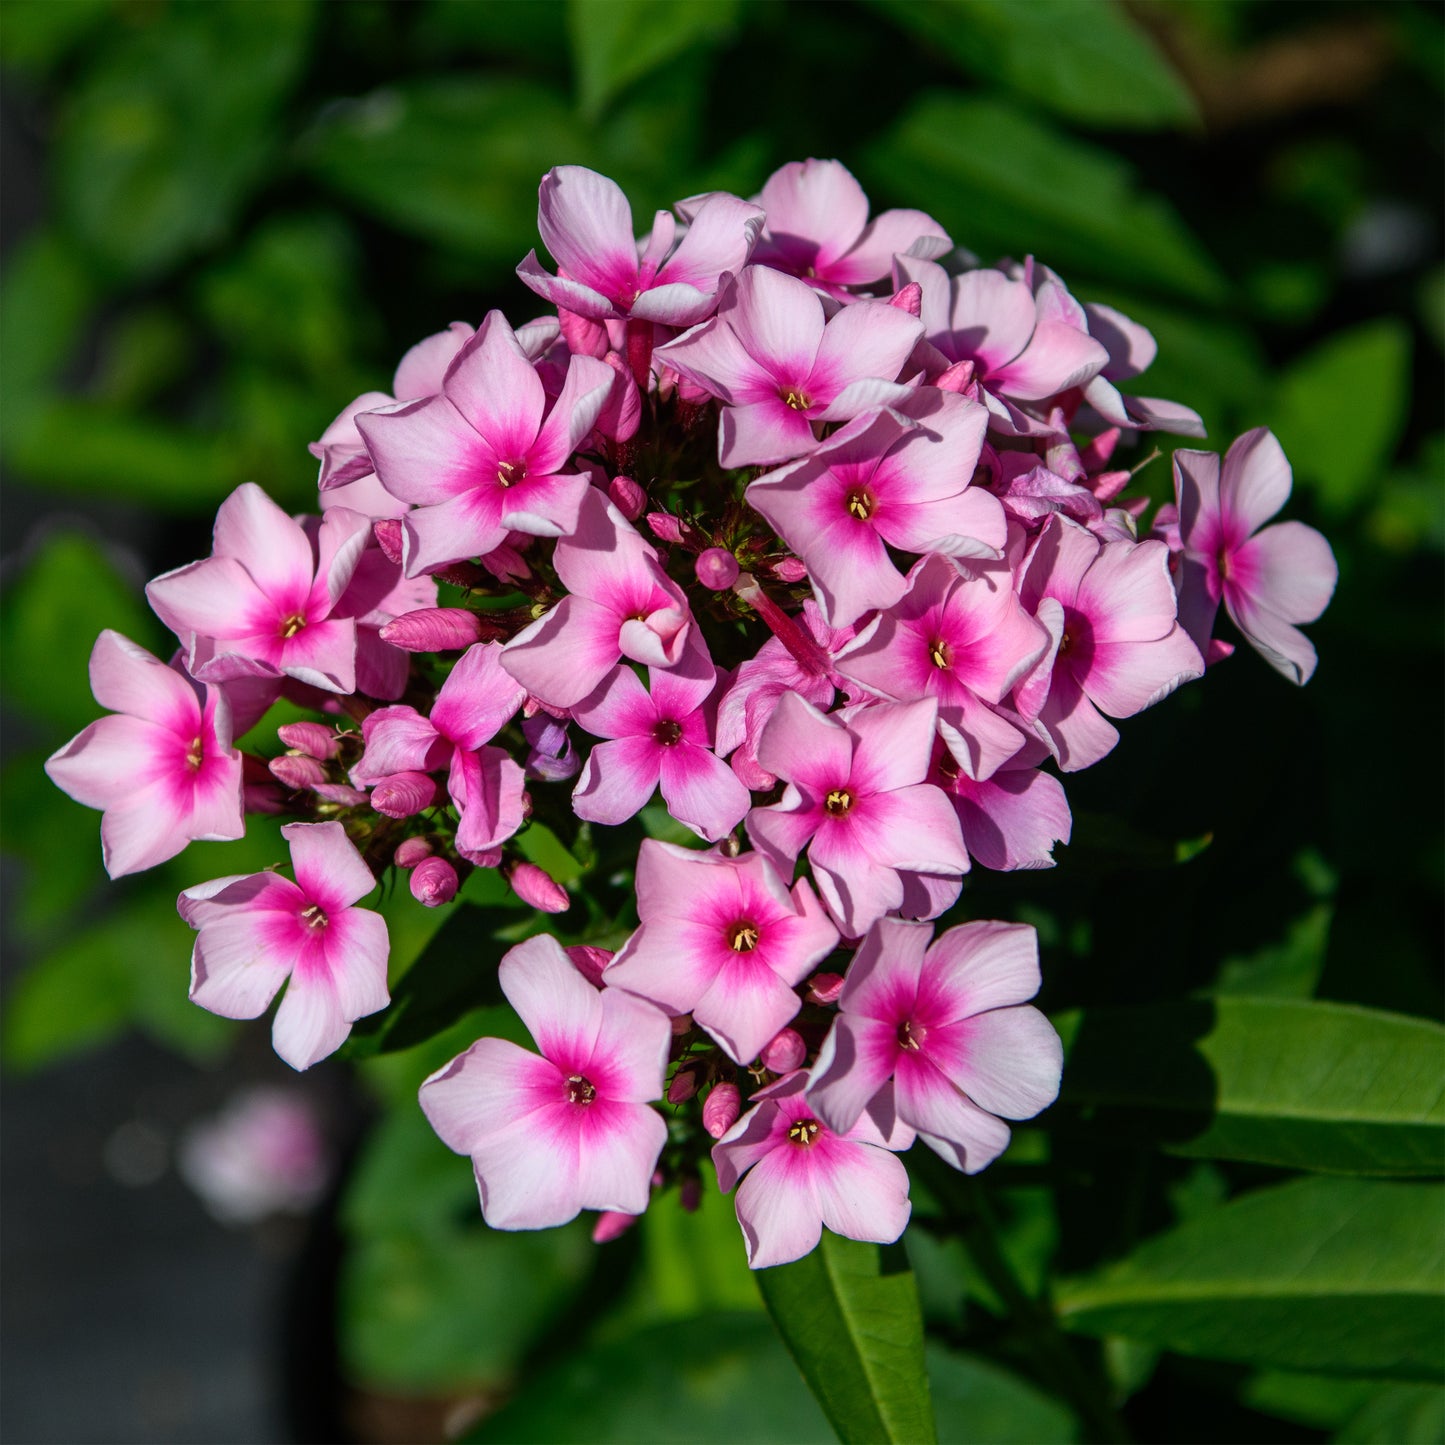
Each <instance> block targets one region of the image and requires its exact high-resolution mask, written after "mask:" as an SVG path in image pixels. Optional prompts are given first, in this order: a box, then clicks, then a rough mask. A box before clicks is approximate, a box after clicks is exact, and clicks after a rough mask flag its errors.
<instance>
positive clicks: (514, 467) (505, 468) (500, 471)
mask: <svg viewBox="0 0 1445 1445" xmlns="http://www.w3.org/2000/svg"><path fill="white" fill-rule="evenodd" d="M526 479H527V464H526V462H501V463H499V464H498V466H497V485H498V486H499V487H510V486H513V485H514V484H515V483H517V482H522V481H525V480H526Z"/></svg>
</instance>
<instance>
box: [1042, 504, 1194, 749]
mask: <svg viewBox="0 0 1445 1445" xmlns="http://www.w3.org/2000/svg"><path fill="white" fill-rule="evenodd" d="M1020 594H1021V600H1022V601H1023V604H1024V606H1025V607H1028V608H1030V609H1031V610H1032V611H1033V612H1034V615H1035V616H1036V617H1037V618H1038V620H1039V621H1040V622H1041V623H1042V624H1043V625H1044V627H1046V628H1047V629H1048V633H1049V640H1050V641H1049V648H1048V650H1047V651H1046V652H1045V653H1044V655H1043V658H1042V659H1041V660H1040V662H1039V664H1038V666H1037V667H1036V668H1035V670H1034V672H1033V673H1032V674H1031V675H1030V676H1029V677H1027V678H1025V679H1023V680H1022V681H1021V682H1020V683H1019V684H1018V686H1017V687H1016V688H1015V690H1014V698H1015V702H1016V704H1017V706H1018V708H1019V711H1020V712H1021V713H1022V714H1023V715H1024V717H1025V718H1026V719H1033V718H1036V719H1037V726H1038V730H1039V735H1040V736H1041V737H1042V738H1043V739H1044V741H1045V742H1046V743H1048V744H1049V747H1050V748H1051V750H1052V751H1053V753H1054V755H1055V756H1056V757H1057V758H1058V760H1059V766H1060V767H1061V768H1062V769H1063V770H1064V771H1065V772H1075V771H1077V770H1078V769H1080V768H1087V767H1090V766H1092V765H1093V764H1094V763H1096V762H1098V761H1099V759H1100V758H1102V757H1104V756H1105V755H1106V754H1107V753H1109V752H1110V751H1111V750H1112V749H1113V747H1114V744H1115V743H1117V742H1118V741H1119V734H1118V733H1117V732H1116V731H1115V730H1114V728H1113V727H1111V726H1110V725H1109V723H1108V722H1107V721H1105V718H1104V716H1103V715H1104V714H1106V713H1107V714H1108V716H1109V717H1132V716H1133V715H1134V714H1135V713H1137V712H1142V711H1143V710H1144V709H1145V708H1146V707H1151V706H1153V704H1154V703H1156V702H1158V701H1159V700H1160V699H1161V698H1164V697H1167V696H1168V695H1169V694H1170V693H1171V692H1173V691H1174V689H1175V688H1176V687H1178V686H1179V685H1180V683H1183V682H1187V681H1189V679H1190V678H1195V677H1199V676H1201V675H1202V674H1203V672H1204V663H1203V660H1202V659H1201V657H1200V655H1199V650H1198V649H1197V648H1196V647H1195V646H1194V644H1193V643H1192V642H1191V641H1190V640H1189V638H1188V636H1187V634H1186V633H1185V632H1184V629H1183V628H1181V627H1180V626H1179V625H1178V623H1177V622H1176V621H1175V602H1174V586H1173V583H1172V582H1170V580H1169V553H1168V549H1167V548H1166V547H1165V546H1164V544H1163V543H1162V542H1152V541H1151V542H1137V543H1136V542H1104V543H1101V542H1100V541H1099V539H1098V538H1097V537H1096V536H1095V535H1094V534H1093V533H1092V532H1089V531H1086V530H1085V529H1084V528H1083V527H1080V526H1079V525H1078V524H1077V523H1074V522H1070V521H1067V520H1065V519H1064V518H1063V517H1061V516H1059V515H1058V514H1057V513H1055V514H1054V515H1053V516H1051V517H1050V518H1049V520H1048V521H1047V522H1046V523H1045V524H1044V529H1043V531H1042V532H1040V533H1039V535H1038V538H1037V540H1036V541H1035V542H1034V544H1033V549H1032V551H1031V552H1030V553H1029V558H1028V562H1027V564H1026V566H1025V568H1024V573H1023V577H1022V579H1021V582H1020Z"/></svg>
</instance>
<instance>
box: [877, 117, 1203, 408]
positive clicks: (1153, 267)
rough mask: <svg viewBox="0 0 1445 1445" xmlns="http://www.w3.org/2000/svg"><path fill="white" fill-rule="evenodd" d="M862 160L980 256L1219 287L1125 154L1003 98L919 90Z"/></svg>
mask: <svg viewBox="0 0 1445 1445" xmlns="http://www.w3.org/2000/svg"><path fill="white" fill-rule="evenodd" d="M865 170H866V174H867V178H868V180H869V182H870V185H871V188H872V189H873V190H874V191H875V193H885V192H886V193H887V194H888V195H890V196H904V195H906V196H908V197H909V198H910V200H909V203H910V204H911V205H916V206H921V207H923V208H924V209H925V210H927V211H928V212H930V214H932V215H934V216H936V217H937V218H938V220H939V221H941V222H942V223H943V224H944V225H945V226H947V227H948V230H949V233H950V235H952V236H953V238H954V240H955V241H956V242H958V243H959V244H960V245H963V246H966V247H968V249H969V250H971V251H975V252H977V253H979V254H980V255H981V256H983V257H984V258H985V259H986V260H991V259H992V258H993V257H994V256H996V255H1013V256H1015V257H1022V256H1024V255H1027V254H1029V253H1036V254H1038V255H1039V256H1041V257H1043V258H1045V259H1046V260H1047V261H1048V263H1049V264H1050V265H1051V266H1054V267H1056V268H1057V269H1059V270H1061V271H1063V272H1064V273H1065V279H1066V280H1072V281H1075V282H1079V281H1080V280H1081V279H1082V278H1089V279H1094V280H1099V281H1115V282H1118V283H1120V284H1123V285H1127V286H1129V287H1131V288H1133V289H1140V288H1144V289H1155V290H1158V291H1160V292H1164V293H1168V294H1173V295H1176V296H1185V297H1189V298H1191V299H1193V300H1199V301H1218V300H1221V299H1222V298H1223V297H1224V296H1225V295H1226V294H1227V289H1228V288H1227V286H1226V283H1225V281H1224V278H1223V276H1222V275H1221V274H1220V272H1219V269H1218V268H1217V267H1216V265H1215V264H1214V262H1213V261H1212V260H1211V259H1210V257H1209V255H1208V254H1207V253H1206V252H1205V250H1204V248H1203V247H1202V246H1201V245H1200V243H1199V242H1198V241H1197V240H1196V239H1195V237H1194V236H1193V235H1191V234H1190V232H1189V230H1188V229H1187V228H1186V227H1185V225H1184V223H1183V222H1182V221H1181V220H1180V219H1179V217H1178V215H1177V214H1176V213H1175V211H1174V209H1173V208H1172V207H1171V206H1170V205H1169V203H1168V202H1167V201H1165V200H1164V199H1163V198H1162V197H1159V196H1155V195H1150V194H1148V193H1147V192H1144V191H1142V190H1141V189H1140V188H1139V186H1138V183H1137V181H1136V179H1135V176H1134V172H1133V171H1132V169H1131V168H1130V167H1129V165H1128V164H1127V163H1126V162H1125V161H1122V160H1120V159H1119V158H1118V157H1117V156H1115V155H1113V154H1112V153H1110V152H1109V151H1106V150H1103V149H1101V148H1099V147H1096V146H1091V145H1088V144H1087V143H1085V142H1083V141H1080V140H1077V139H1075V138H1073V137H1070V136H1065V135H1062V134H1060V133H1058V132H1056V131H1054V130H1052V129H1050V128H1049V127H1048V126H1047V125H1046V124H1044V123H1043V122H1042V121H1039V120H1037V119H1035V118H1034V117H1033V116H1032V115H1026V114H1024V113H1023V112H1022V111H1020V110H1015V109H1013V108H1012V107H1010V106H1008V105H1004V104H1001V103H999V102H996V101H991V100H970V99H963V98H961V97H959V96H956V95H950V94H946V93H938V92H934V93H932V94H925V95H924V96H923V97H922V98H921V99H920V100H919V101H918V102H917V103H916V104H915V105H914V107H913V108H912V110H910V111H908V112H907V114H905V116H904V117H903V119H902V120H901V121H900V122H899V123H898V125H897V126H896V127H895V128H894V129H893V131H892V132H891V133H889V134H888V135H887V136H885V137H884V139H883V140H882V141H880V142H878V143H877V144H875V145H873V146H872V147H870V148H869V150H868V151H867V152H866V155H865ZM1071 271H1074V272H1077V273H1079V274H1078V275H1077V276H1071V275H1070V274H1069V273H1070V272H1071ZM1184 399H1185V400H1187V398H1184Z"/></svg>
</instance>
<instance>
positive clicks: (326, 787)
mask: <svg viewBox="0 0 1445 1445" xmlns="http://www.w3.org/2000/svg"><path fill="white" fill-rule="evenodd" d="M311 791H312V792H313V793H315V794H316V796H317V797H318V798H325V799H326V801H327V802H328V803H340V804H341V806H342V807H343V808H357V807H360V806H361V804H362V803H364V802H365V801H366V794H365V793H364V792H363V791H362V790H361V789H360V788H353V787H352V786H351V784H350V783H317V784H316V786H315V787H313V788H312V789H311Z"/></svg>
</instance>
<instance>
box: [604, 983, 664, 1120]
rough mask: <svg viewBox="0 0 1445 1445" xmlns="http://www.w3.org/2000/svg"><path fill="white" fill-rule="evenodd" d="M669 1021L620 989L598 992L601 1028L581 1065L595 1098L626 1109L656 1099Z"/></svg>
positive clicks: (659, 1011)
mask: <svg viewBox="0 0 1445 1445" xmlns="http://www.w3.org/2000/svg"><path fill="white" fill-rule="evenodd" d="M671 1047H672V1020H671V1019H670V1018H669V1017H668V1016H667V1015H666V1014H665V1013H663V1011H662V1010H661V1009H659V1008H654V1007H653V1005H652V1004H650V1003H647V1002H646V1001H645V1000H643V999H640V998H634V997H632V995H631V994H629V993H623V992H622V991H621V990H620V989H614V988H610V987H608V988H604V989H603V990H602V1022H601V1025H600V1026H599V1027H598V1030H597V1042H596V1044H595V1045H594V1046H593V1050H592V1056H591V1058H590V1059H589V1060H588V1063H587V1077H588V1079H589V1080H591V1082H592V1083H593V1084H594V1085H595V1086H596V1087H597V1091H598V1093H602V1094H606V1096H607V1097H608V1098H609V1099H616V1100H620V1101H621V1102H623V1103H628V1104H646V1103H650V1102H651V1101H652V1100H654V1099H660V1098H661V1097H662V1081H663V1076H664V1075H665V1074H666V1072H667V1056H668V1053H669V1052H670V1050H671Z"/></svg>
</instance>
